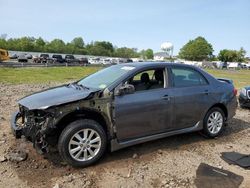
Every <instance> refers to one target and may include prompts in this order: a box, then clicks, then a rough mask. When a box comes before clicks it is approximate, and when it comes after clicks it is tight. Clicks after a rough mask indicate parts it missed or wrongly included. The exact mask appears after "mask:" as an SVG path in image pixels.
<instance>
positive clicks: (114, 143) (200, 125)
mask: <svg viewBox="0 0 250 188" xmlns="http://www.w3.org/2000/svg"><path fill="white" fill-rule="evenodd" d="M202 122H203V121H201V122H200V121H199V122H197V123H196V124H195V125H194V126H193V127H188V128H185V129H180V130H174V131H169V132H164V133H159V134H155V135H150V136H145V137H141V138H135V139H131V140H127V141H122V142H120V141H119V140H118V139H117V138H115V139H112V140H111V142H110V143H111V148H110V149H111V152H113V151H117V150H119V149H122V148H125V147H129V146H132V145H136V144H141V143H144V142H149V141H152V140H157V139H160V138H165V137H169V136H173V135H178V134H183V133H189V132H195V131H200V130H202V129H203V123H202Z"/></svg>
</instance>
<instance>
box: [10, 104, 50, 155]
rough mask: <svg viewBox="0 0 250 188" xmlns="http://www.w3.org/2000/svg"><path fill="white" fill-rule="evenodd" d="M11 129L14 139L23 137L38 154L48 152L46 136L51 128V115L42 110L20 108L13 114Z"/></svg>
mask: <svg viewBox="0 0 250 188" xmlns="http://www.w3.org/2000/svg"><path fill="white" fill-rule="evenodd" d="M11 127H12V131H13V133H14V135H15V136H16V138H21V136H22V135H23V136H25V137H26V138H27V139H28V140H30V141H32V142H33V146H34V147H35V148H36V149H37V151H38V152H39V153H44V152H48V143H47V140H46V136H47V134H48V132H49V130H50V129H51V128H53V114H52V113H49V112H45V111H43V110H28V109H27V108H25V107H23V106H20V108H19V111H18V112H16V113H14V114H13V116H12V120H11Z"/></svg>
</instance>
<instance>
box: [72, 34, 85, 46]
mask: <svg viewBox="0 0 250 188" xmlns="http://www.w3.org/2000/svg"><path fill="white" fill-rule="evenodd" d="M71 44H72V45H73V46H74V48H76V49H77V48H83V47H84V41H83V38H82V37H76V38H74V39H73V40H72V41H71Z"/></svg>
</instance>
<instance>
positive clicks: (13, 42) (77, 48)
mask: <svg viewBox="0 0 250 188" xmlns="http://www.w3.org/2000/svg"><path fill="white" fill-rule="evenodd" d="M0 48H4V49H7V50H13V51H28V52H49V53H64V54H80V55H94V56H109V57H122V58H143V59H153V57H154V52H153V50H152V49H146V50H141V51H138V50H137V49H136V48H127V47H121V48H118V47H116V46H114V45H113V44H112V43H111V42H108V41H94V42H91V43H89V44H85V42H84V40H83V38H82V37H76V38H74V39H73V40H72V41H71V42H67V43H66V42H64V41H63V40H61V39H54V40H52V41H45V40H44V39H43V38H41V37H39V38H34V37H21V38H10V39H5V38H1V39H0Z"/></svg>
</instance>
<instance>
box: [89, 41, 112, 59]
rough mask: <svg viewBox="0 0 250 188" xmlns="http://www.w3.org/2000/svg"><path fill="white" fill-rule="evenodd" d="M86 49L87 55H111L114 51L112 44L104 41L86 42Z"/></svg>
mask: <svg viewBox="0 0 250 188" xmlns="http://www.w3.org/2000/svg"><path fill="white" fill-rule="evenodd" d="M86 50H87V52H88V54H89V55H97V56H112V55H113V52H114V47H113V44H112V43H110V42H106V41H96V42H92V43H90V44H88V45H87V46H86Z"/></svg>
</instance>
